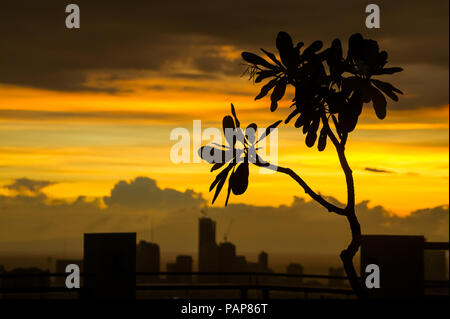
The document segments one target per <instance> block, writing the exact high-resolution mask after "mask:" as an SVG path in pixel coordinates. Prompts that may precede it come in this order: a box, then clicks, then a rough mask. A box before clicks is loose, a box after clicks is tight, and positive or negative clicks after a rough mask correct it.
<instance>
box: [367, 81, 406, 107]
mask: <svg viewBox="0 0 450 319" xmlns="http://www.w3.org/2000/svg"><path fill="white" fill-rule="evenodd" d="M371 81H372V83H373V84H374V85H375V86H376V87H377V88H379V89H380V90H381V91H383V92H384V94H386V95H387V96H389V97H390V98H391V99H392V100H394V101H396V102H397V101H398V96H397V95H396V94H395V93H394V92H397V93H400V94H403V92H402V91H400V90H399V89H397V88H396V87H394V86H393V85H392V84H390V83H387V82H383V81H379V80H375V79H372V80H371Z"/></svg>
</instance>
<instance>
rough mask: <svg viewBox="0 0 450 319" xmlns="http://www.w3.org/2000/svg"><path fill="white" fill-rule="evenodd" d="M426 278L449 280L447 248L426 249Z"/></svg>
mask: <svg viewBox="0 0 450 319" xmlns="http://www.w3.org/2000/svg"><path fill="white" fill-rule="evenodd" d="M424 266H425V280H437V281H439V280H441V281H443V280H447V271H448V267H447V257H446V254H445V250H425V251H424Z"/></svg>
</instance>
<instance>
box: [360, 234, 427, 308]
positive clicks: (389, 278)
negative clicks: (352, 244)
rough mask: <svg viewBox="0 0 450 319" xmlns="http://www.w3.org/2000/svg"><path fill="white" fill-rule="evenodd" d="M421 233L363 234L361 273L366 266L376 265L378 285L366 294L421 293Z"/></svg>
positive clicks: (398, 295)
mask: <svg viewBox="0 0 450 319" xmlns="http://www.w3.org/2000/svg"><path fill="white" fill-rule="evenodd" d="M424 245H425V238H424V237H423V236H403V235H402V236H400V235H364V236H362V244H361V255H360V256H361V271H360V273H361V277H362V280H363V282H364V281H365V279H366V276H367V275H368V274H367V273H366V271H365V270H366V266H367V265H369V264H376V265H377V266H378V267H379V269H380V288H378V289H370V290H369V297H371V298H382V299H395V298H401V299H419V298H423V296H424Z"/></svg>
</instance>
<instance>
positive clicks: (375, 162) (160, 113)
mask: <svg viewBox="0 0 450 319" xmlns="http://www.w3.org/2000/svg"><path fill="white" fill-rule="evenodd" d="M200 2H201V1H199V4H197V3H196V4H193V5H192V6H185V5H182V4H180V7H177V9H176V10H175V9H174V8H172V7H170V8H169V7H168V6H169V4H165V3H160V4H159V5H158V7H156V6H153V5H151V4H149V3H147V4H139V5H141V6H143V7H142V8H137V7H138V5H135V4H133V5H131V4H130V5H128V4H123V7H120V8H119V7H118V6H115V5H109V4H108V5H105V6H101V5H99V4H96V3H92V2H89V1H87V2H86V1H79V5H80V8H81V10H82V15H83V20H82V27H81V29H80V30H76V31H73V32H72V31H68V30H67V29H65V28H64V25H63V23H61V21H64V17H65V13H64V8H62V7H61V8H60V7H57V6H55V5H51V4H48V5H47V4H46V5H44V4H42V7H40V6H41V4H39V7H38V4H30V6H31V7H33V9H30V8H28V7H27V8H28V10H27V8H25V9H23V8H18V7H17V5H16V4H14V2H10V3H8V5H7V6H6V8H5V10H6V11H7V12H8V13H9V14H8V16H7V17H5V19H1V22H0V29H1V30H3V31H5V32H4V34H2V38H4V39H5V42H4V43H7V44H8V45H3V46H2V47H1V48H2V53H0V54H2V55H4V56H3V59H1V60H0V69H1V71H0V97H1V98H0V185H7V184H10V183H11V182H12V181H13V180H14V179H17V178H21V177H26V178H29V179H36V180H46V181H51V182H54V184H52V185H50V186H48V187H47V188H45V192H46V194H48V195H49V196H50V197H57V198H69V199H73V198H76V197H77V196H79V195H85V196H88V197H99V196H104V195H108V194H109V192H110V190H111V189H112V188H113V186H114V185H115V184H116V183H117V181H118V180H121V179H124V180H131V179H133V178H135V177H137V176H148V177H151V178H153V179H155V180H157V181H158V185H159V186H160V187H162V188H169V187H170V188H175V189H178V190H185V189H188V188H189V189H194V190H195V191H196V192H201V193H203V195H204V196H205V198H207V199H208V200H209V201H210V200H211V197H212V196H211V194H209V193H208V188H209V185H210V183H211V182H212V180H213V179H214V176H213V175H212V174H210V173H209V168H210V167H209V165H208V164H206V163H202V164H174V163H172V162H171V161H170V158H169V154H170V149H171V147H172V146H173V145H174V143H175V142H174V141H171V140H170V138H169V136H170V132H171V130H172V129H174V128H176V127H185V128H188V129H189V130H192V121H193V120H201V121H202V124H203V125H204V128H206V127H217V128H220V127H221V121H222V117H223V116H224V115H227V114H229V111H230V103H231V102H232V103H234V105H235V106H236V108H237V112H238V117H239V119H240V121H241V122H242V123H244V124H245V123H247V124H248V123H251V122H256V123H258V125H259V126H260V127H264V126H267V125H269V124H271V123H273V122H275V121H276V120H278V119H284V118H285V116H286V115H287V114H288V113H287V110H286V109H287V102H286V101H285V102H284V103H283V104H282V106H283V108H282V110H279V111H277V112H275V113H270V111H269V101H268V100H267V99H263V100H260V101H257V102H255V101H254V100H253V97H254V96H255V95H256V94H257V93H258V88H259V86H258V85H254V84H253V83H252V82H251V81H248V79H247V78H245V77H240V76H239V75H240V74H241V73H242V71H243V70H244V68H243V66H242V65H241V63H242V61H241V60H240V52H241V51H243V50H248V51H256V50H257V49H258V48H259V47H265V48H267V49H270V50H271V51H274V50H273V48H274V39H275V36H276V34H277V32H278V31H280V30H281V29H284V30H286V31H289V32H290V33H291V34H292V36H293V37H294V38H296V39H298V38H301V39H302V40H304V41H305V42H310V41H311V40H316V39H319V38H320V39H322V40H324V42H325V43H329V42H330V40H332V39H333V38H334V37H341V38H342V40H343V43H346V41H347V38H348V36H350V35H351V34H352V33H355V32H362V33H364V35H365V36H368V37H371V38H374V39H376V40H379V42H380V46H382V48H383V49H386V50H387V51H388V52H389V53H390V64H391V66H401V67H403V68H404V70H405V71H404V72H402V73H401V74H399V75H395V76H392V77H390V78H389V80H388V81H389V82H392V83H393V84H394V85H396V86H397V87H399V88H400V89H402V90H403V91H404V92H405V94H404V95H403V96H401V97H400V100H401V101H400V102H399V103H397V104H396V103H394V102H392V101H390V103H389V104H388V116H387V118H386V119H385V120H383V121H379V120H378V119H376V117H375V115H374V112H373V110H372V108H371V107H370V106H368V105H367V106H366V107H365V111H364V113H363V116H362V117H361V119H360V122H359V126H358V127H357V130H356V132H354V133H352V134H351V136H350V139H349V142H348V145H347V156H348V159H349V162H350V165H351V166H352V168H353V170H354V177H355V183H356V196H357V200H358V201H363V200H370V205H382V206H384V207H385V208H386V209H388V210H389V211H391V212H393V213H396V214H399V215H405V214H408V213H409V212H411V211H413V210H415V209H419V208H425V207H434V206H437V205H443V204H448V194H449V186H448V177H449V157H448V151H449V148H448V145H449V143H448V133H449V116H448V115H449V106H448V14H447V12H448V1H436V3H433V4H429V5H427V6H425V7H424V6H423V3H422V2H421V3H419V2H414V1H412V2H411V3H410V4H409V5H408V12H406V11H405V10H403V9H404V8H403V7H402V5H400V4H397V3H392V2H384V1H382V2H383V5H382V10H383V20H382V21H383V22H382V26H383V27H382V28H381V29H380V30H367V29H365V27H364V25H363V22H362V21H363V20H364V14H362V13H361V12H364V10H363V8H362V7H361V6H362V4H361V2H360V1H356V0H355V1H352V3H351V4H350V3H348V4H347V3H346V4H345V5H344V4H339V6H338V4H337V3H334V2H333V3H332V2H330V3H329V5H327V6H317V5H314V4H312V3H309V4H307V3H306V2H305V3H306V4H305V3H304V2H301V1H300V2H295V4H294V2H291V3H289V4H286V6H281V4H280V7H276V8H273V7H272V6H275V4H273V3H272V4H271V5H267V6H262V5H261V6H259V5H258V6H255V5H254V4H253V5H252V3H253V1H248V3H247V2H245V3H242V8H240V10H236V8H235V7H234V6H232V5H228V4H220V5H219V4H217V6H214V7H211V6H209V5H205V4H202V5H200ZM258 3H259V2H258ZM147 6H151V8H150V7H147ZM360 7H361V8H360ZM445 9H446V10H445ZM337 13H339V14H337ZM269 15H270V16H271V18H270V19H266V18H261V17H266V16H269ZM292 15H295V17H296V19H292ZM46 16H47V18H46ZM318 16H321V17H323V19H318V18H317V17H318ZM214 17H215V19H212V18H214ZM297 18H299V19H297ZM38 19H40V20H38ZM324 21H325V22H324ZM410 21H414V23H413V24H411V23H409V22H410ZM429 48H432V49H429ZM278 136H279V149H278V156H279V163H280V165H283V166H288V167H290V168H292V169H293V170H295V171H296V172H297V173H298V174H299V175H301V176H302V177H303V178H304V179H305V180H306V181H307V182H308V183H309V184H310V186H311V187H312V188H313V189H314V190H317V191H319V192H321V193H322V194H325V195H330V196H334V197H336V198H338V199H339V200H342V201H344V199H345V191H346V189H345V181H344V178H343V175H342V173H341V170H340V168H339V165H338V161H337V157H336V154H335V153H334V152H333V151H332V149H331V148H329V149H327V150H326V151H325V152H317V150H316V148H312V149H308V148H307V147H306V146H305V145H304V141H303V138H304V137H303V136H302V135H301V134H300V132H299V131H298V130H295V129H294V128H293V127H292V125H281V126H280V130H279V135H278ZM207 142H208V141H204V144H206V143H207ZM192 151H193V150H191V152H192ZM250 179H251V183H250V187H249V189H248V191H247V192H246V193H245V195H243V196H240V197H232V198H231V199H230V202H231V203H240V202H244V203H249V204H255V205H280V204H289V203H291V202H292V200H293V196H303V192H302V189H300V188H299V187H298V185H297V184H295V183H294V182H293V181H290V180H289V179H288V177H287V176H283V175H278V174H274V175H261V174H259V172H258V169H253V170H252V171H251V176H250ZM0 194H7V195H9V194H11V193H10V192H9V191H8V190H7V189H5V188H1V189H0ZM223 201H224V199H222V198H221V199H220V200H219V201H218V202H217V205H222V203H223Z"/></svg>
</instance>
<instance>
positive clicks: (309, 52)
mask: <svg viewBox="0 0 450 319" xmlns="http://www.w3.org/2000/svg"><path fill="white" fill-rule="evenodd" d="M322 46H323V42H322V41H319V40H318V41H314V42H313V43H311V45H310V46H309V47H307V48H306V49H305V51H303V54H302V56H304V57H305V58H307V59H308V58H310V57H312V55H313V54H314V53H315V52H317V51H319V50H320V49H322Z"/></svg>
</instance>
